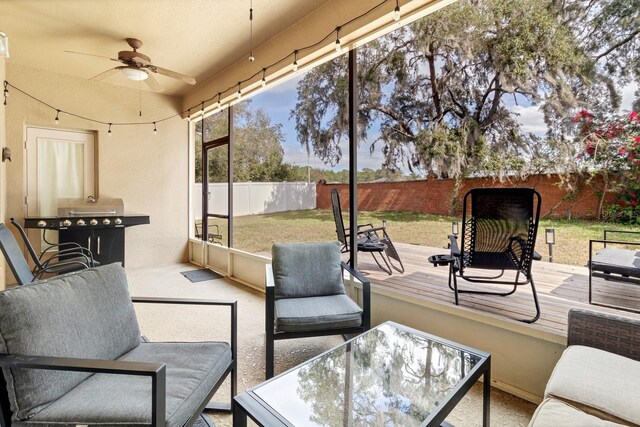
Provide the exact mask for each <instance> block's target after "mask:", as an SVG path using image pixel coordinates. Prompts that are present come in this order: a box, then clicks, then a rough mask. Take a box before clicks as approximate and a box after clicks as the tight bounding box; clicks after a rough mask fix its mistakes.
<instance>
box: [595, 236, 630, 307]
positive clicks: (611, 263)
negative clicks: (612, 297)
mask: <svg viewBox="0 0 640 427" xmlns="http://www.w3.org/2000/svg"><path fill="white" fill-rule="evenodd" d="M611 234H616V235H619V236H624V235H626V236H629V237H631V236H633V235H636V236H639V235H640V232H638V231H623V230H604V239H602V240H599V239H591V240H589V304H593V305H600V306H603V307H611V308H617V309H619V310H626V311H631V312H634V313H640V308H633V307H625V306H622V305H618V304H609V303H605V302H596V301H593V278H594V277H599V278H602V279H605V280H607V281H612V282H621V283H629V284H633V285H640V241H639V240H637V238H636V240H633V238H625V237H618V238H615V239H611V238H610V237H609V236H610V235H611ZM594 243H595V244H599V243H601V244H603V246H604V248H603V249H601V250H599V251H598V252H597V253H595V254H594V253H593V251H594ZM607 244H608V245H609V246H607ZM620 245H624V246H622V247H620ZM630 246H633V247H635V249H629V247H630Z"/></svg>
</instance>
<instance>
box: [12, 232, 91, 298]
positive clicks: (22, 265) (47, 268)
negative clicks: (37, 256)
mask: <svg viewBox="0 0 640 427" xmlns="http://www.w3.org/2000/svg"><path fill="white" fill-rule="evenodd" d="M0 250H2V254H3V255H4V258H5V259H6V261H7V264H8V265H9V268H10V269H11V272H12V273H13V276H14V277H15V279H16V282H17V283H18V286H23V285H26V284H28V283H31V282H33V281H34V280H37V279H40V277H42V275H43V274H45V273H51V274H57V273H59V272H60V269H61V268H64V267H67V266H69V267H73V268H75V269H76V270H77V269H82V268H89V266H88V264H87V263H85V262H82V261H78V260H69V261H60V262H56V263H46V264H43V268H42V269H40V270H39V271H37V272H36V273H35V274H34V272H33V271H32V269H31V267H29V264H27V260H26V259H25V258H24V255H23V253H22V250H21V249H20V247H19V246H18V242H17V241H16V239H15V237H14V236H13V234H12V233H11V230H9V229H8V228H7V227H6V226H5V225H4V224H2V223H0Z"/></svg>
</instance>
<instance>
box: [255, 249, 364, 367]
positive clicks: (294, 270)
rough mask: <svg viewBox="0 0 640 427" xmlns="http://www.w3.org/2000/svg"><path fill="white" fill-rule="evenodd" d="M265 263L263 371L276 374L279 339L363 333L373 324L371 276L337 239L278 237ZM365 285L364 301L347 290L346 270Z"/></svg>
mask: <svg viewBox="0 0 640 427" xmlns="http://www.w3.org/2000/svg"><path fill="white" fill-rule="evenodd" d="M271 254H272V264H270V265H269V264H268V265H267V266H266V272H265V273H266V275H265V282H266V287H265V290H266V298H265V342H266V352H265V353H266V360H265V376H266V378H267V379H269V378H271V377H273V368H274V355H273V352H274V343H275V341H276V340H283V339H291V338H302V337H315V336H325V335H345V334H360V333H362V332H365V331H367V330H369V327H370V326H371V314H370V310H371V308H370V307H371V290H370V285H369V282H368V281H367V280H366V279H365V278H364V277H363V276H362V275H361V274H360V273H359V272H358V271H357V270H354V269H353V268H352V267H351V266H349V265H348V264H346V263H344V262H341V261H340V247H339V244H338V242H318V243H276V244H274V245H273V247H272V248H271ZM345 272H346V273H348V274H349V276H350V277H352V278H355V279H356V280H357V281H359V282H360V284H361V285H362V307H360V306H359V305H358V304H356V302H355V301H353V300H352V299H351V298H350V297H349V296H348V295H347V294H346V290H345V287H344V277H345V276H344V273H345Z"/></svg>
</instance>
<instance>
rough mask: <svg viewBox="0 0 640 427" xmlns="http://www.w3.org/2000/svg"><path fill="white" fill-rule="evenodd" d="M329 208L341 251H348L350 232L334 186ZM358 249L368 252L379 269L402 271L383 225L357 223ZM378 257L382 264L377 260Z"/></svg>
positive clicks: (399, 261)
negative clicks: (345, 223) (343, 217)
mask: <svg viewBox="0 0 640 427" xmlns="http://www.w3.org/2000/svg"><path fill="white" fill-rule="evenodd" d="M331 208H332V210H333V220H334V221H335V224H336V233H337V235H338V241H339V242H340V243H341V245H342V248H341V251H342V253H347V252H349V248H350V246H349V237H350V234H349V233H348V232H347V229H346V228H345V225H344V220H343V219H342V208H341V207H340V195H339V194H338V190H337V189H336V188H334V189H332V190H331ZM358 251H359V252H367V253H370V254H371V256H372V257H373V260H374V261H375V262H376V264H378V267H380V269H381V270H383V271H384V272H386V273H387V274H389V275H391V273H392V270H391V268H393V269H394V270H396V271H397V272H399V273H404V265H403V264H402V260H401V259H400V255H399V254H398V251H397V250H396V248H395V246H393V242H392V241H391V237H389V234H388V233H387V229H386V227H385V226H382V227H374V226H373V224H370V223H369V224H358ZM376 254H377V255H378V256H379V257H380V259H381V260H382V262H383V263H384V265H383V264H382V263H381V262H380V260H378V257H377V256H376Z"/></svg>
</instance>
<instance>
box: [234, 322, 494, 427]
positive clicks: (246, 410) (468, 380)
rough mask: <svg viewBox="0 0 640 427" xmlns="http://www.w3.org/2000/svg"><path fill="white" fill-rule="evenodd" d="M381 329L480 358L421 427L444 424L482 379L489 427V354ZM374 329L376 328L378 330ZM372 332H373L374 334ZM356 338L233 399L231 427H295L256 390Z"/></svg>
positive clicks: (484, 421)
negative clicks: (249, 424) (250, 426)
mask: <svg viewBox="0 0 640 427" xmlns="http://www.w3.org/2000/svg"><path fill="white" fill-rule="evenodd" d="M382 325H390V326H392V327H394V328H397V329H403V330H404V331H407V332H410V333H413V334H416V335H418V336H420V337H423V338H427V339H429V340H431V341H434V342H438V343H441V344H444V345H447V346H449V347H453V348H456V349H459V350H462V351H465V352H468V353H470V354H473V355H475V356H478V357H480V361H479V362H478V363H477V364H476V365H475V366H474V367H473V368H472V369H471V370H470V371H469V372H468V373H467V375H466V376H465V377H464V378H463V379H462V380H461V381H460V382H459V383H458V384H457V385H456V386H455V387H454V389H453V390H452V391H451V392H450V393H449V394H448V396H447V398H446V400H445V401H444V402H442V403H441V404H440V405H438V406H437V407H436V408H435V409H434V410H433V411H432V412H431V414H429V417H428V418H427V419H426V420H424V421H423V423H422V424H421V426H423V427H424V426H427V427H432V426H440V425H442V424H443V423H444V420H445V418H446V417H447V415H449V413H450V412H451V411H452V410H453V408H455V406H456V405H457V404H458V403H459V402H460V400H462V398H463V397H464V395H465V394H467V392H468V391H469V390H470V389H471V387H473V385H474V384H475V383H476V381H478V379H480V377H483V387H482V425H483V426H484V427H489V418H490V410H489V406H490V401H491V399H490V393H491V354H489V353H486V352H483V351H480V350H476V349H474V348H471V347H467V346H464V345H461V344H458V343H456V342H453V341H449V340H446V339H444V338H440V337H437V336H435V335H431V334H428V333H426V332H422V331H419V330H417V329H413V328H410V327H408V326H404V325H401V324H399V323H396V322H392V321H388V322H385V323H383V324H381V325H379V326H377V327H380V326H382ZM377 327H376V328H377ZM373 329H375V328H372V329H371V330H373ZM371 330H369V331H367V332H364V334H366V333H369V332H370V331H371ZM356 338H357V337H355V338H352V339H351V340H349V341H347V342H345V343H343V344H340V345H339V346H337V347H334V348H332V349H331V350H327V351H326V352H324V353H322V354H320V355H318V356H316V357H314V358H312V359H309V360H307V361H306V362H304V363H302V364H301V365H298V366H295V367H293V368H291V369H290V370H288V371H286V372H283V373H282V374H280V375H278V376H276V377H273V378H271V379H270V380H268V381H265V382H263V383H261V384H260V385H258V386H256V387H253V388H251V389H249V390H247V391H245V392H244V393H241V394H238V395H237V396H235V397H234V398H233V426H234V427H246V425H247V416H248V417H250V418H251V419H252V420H253V421H254V422H255V423H256V424H258V425H259V426H263V427H267V426H268V427H276V426H286V427H295V426H293V424H291V423H290V422H289V421H287V420H286V419H285V418H284V417H283V416H282V415H280V414H279V413H278V412H277V411H276V410H275V409H273V408H272V407H270V406H269V405H268V404H267V403H266V402H264V401H263V400H262V399H261V398H260V397H259V396H258V395H257V394H256V393H255V392H254V391H255V390H256V389H259V388H260V387H262V386H263V385H264V384H266V383H270V382H272V381H278V378H280V377H281V376H283V375H286V374H287V373H288V372H289V371H291V370H293V369H297V368H299V367H300V366H302V365H306V364H308V363H311V362H312V361H314V360H316V359H318V358H320V357H322V356H324V355H325V354H328V353H331V352H333V351H336V350H337V349H339V348H341V347H343V346H345V345H347V343H348V342H351V341H353V340H354V339H356Z"/></svg>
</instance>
